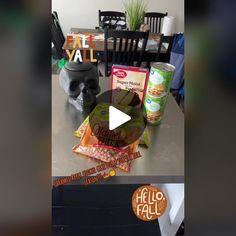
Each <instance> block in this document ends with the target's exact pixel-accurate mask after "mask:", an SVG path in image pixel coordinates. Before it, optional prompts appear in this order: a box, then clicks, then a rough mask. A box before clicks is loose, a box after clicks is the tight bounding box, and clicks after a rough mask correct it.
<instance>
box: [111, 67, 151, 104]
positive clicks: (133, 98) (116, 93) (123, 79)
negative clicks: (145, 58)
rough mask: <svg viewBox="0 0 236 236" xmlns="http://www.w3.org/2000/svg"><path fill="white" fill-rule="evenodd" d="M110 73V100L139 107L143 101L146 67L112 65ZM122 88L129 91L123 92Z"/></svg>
mask: <svg viewBox="0 0 236 236" xmlns="http://www.w3.org/2000/svg"><path fill="white" fill-rule="evenodd" d="M111 75H112V80H111V91H112V94H111V102H112V103H114V104H122V105H130V106H139V107H140V106H141V105H142V104H143V102H144V97H145V92H146V87H147V80H148V69H145V68H140V67H133V66H121V65H113V66H112V72H111ZM124 90H127V91H131V93H125V91H124ZM140 101H141V102H140Z"/></svg>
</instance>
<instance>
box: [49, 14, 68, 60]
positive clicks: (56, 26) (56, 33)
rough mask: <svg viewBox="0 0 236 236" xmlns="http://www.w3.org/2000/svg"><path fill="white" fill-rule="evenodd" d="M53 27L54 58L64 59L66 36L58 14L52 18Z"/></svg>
mask: <svg viewBox="0 0 236 236" xmlns="http://www.w3.org/2000/svg"><path fill="white" fill-rule="evenodd" d="M51 27H52V42H53V44H54V51H53V56H54V57H56V58H57V59H61V58H62V57H63V49H62V47H63V44H64V42H65V36H64V34H63V32H62V29H61V26H60V23H59V19H58V15H57V12H53V13H52V18H51Z"/></svg>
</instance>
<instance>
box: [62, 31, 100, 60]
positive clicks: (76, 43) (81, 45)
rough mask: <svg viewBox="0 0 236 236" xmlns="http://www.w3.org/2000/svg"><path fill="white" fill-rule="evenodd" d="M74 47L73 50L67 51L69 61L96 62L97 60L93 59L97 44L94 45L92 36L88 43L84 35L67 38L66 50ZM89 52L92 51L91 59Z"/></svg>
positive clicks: (68, 36)
mask: <svg viewBox="0 0 236 236" xmlns="http://www.w3.org/2000/svg"><path fill="white" fill-rule="evenodd" d="M71 45H72V50H69V49H67V50H66V54H67V56H68V58H69V61H72V60H73V58H74V60H73V61H75V62H76V61H78V60H79V61H80V62H96V61H97V59H95V58H94V57H93V50H94V49H95V44H94V43H93V37H92V35H89V37H88V41H87V42H86V36H85V35H82V34H80V35H79V34H74V35H67V36H66V48H69V47H70V46H71ZM87 50H89V51H90V53H89V55H90V56H89V57H87ZM82 55H83V56H82Z"/></svg>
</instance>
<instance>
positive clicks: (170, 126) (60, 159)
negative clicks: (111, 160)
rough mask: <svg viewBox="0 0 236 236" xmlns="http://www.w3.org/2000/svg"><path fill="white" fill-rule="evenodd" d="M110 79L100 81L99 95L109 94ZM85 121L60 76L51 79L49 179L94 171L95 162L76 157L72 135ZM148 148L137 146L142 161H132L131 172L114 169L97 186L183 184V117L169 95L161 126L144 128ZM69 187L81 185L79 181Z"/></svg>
mask: <svg viewBox="0 0 236 236" xmlns="http://www.w3.org/2000/svg"><path fill="white" fill-rule="evenodd" d="M110 83H111V77H100V78H99V85H100V87H101V92H100V93H103V92H105V91H109V89H110ZM85 118H86V117H85V116H84V115H83V114H82V113H81V112H80V111H78V110H76V108H75V107H74V106H73V105H71V104H70V103H69V102H68V95H67V94H66V93H65V92H64V90H63V89H62V88H61V87H60V85H59V75H52V179H53V181H54V180H56V179H58V178H63V177H66V176H71V175H72V174H76V173H79V172H82V171H84V170H86V169H89V168H92V167H95V166H96V165H97V162H96V161H95V160H93V159H91V158H89V157H86V156H84V155H80V154H76V153H74V152H73V151H72V148H73V147H74V146H75V145H77V144H79V143H80V139H79V138H77V137H75V135H74V131H75V130H77V129H78V127H79V126H80V125H81V124H82V122H83V121H84V119H85ZM146 129H147V131H148V133H149V139H150V144H149V146H148V147H143V146H139V147H138V151H139V152H140V153H141V157H140V158H137V159H136V160H134V161H133V163H132V166H131V170H130V172H124V171H122V170H119V169H116V175H115V176H113V177H110V178H107V179H104V180H102V181H99V184H103V183H105V184H142V183H183V182H184V114H183V112H182V111H181V109H180V108H179V106H178V104H177V103H176V101H175V99H174V97H173V96H172V95H171V94H170V95H169V97H168V100H167V104H166V108H165V112H164V116H163V120H162V122H161V124H160V125H158V126H154V125H147V127H146ZM71 184H83V181H82V180H78V181H74V182H72V183H71Z"/></svg>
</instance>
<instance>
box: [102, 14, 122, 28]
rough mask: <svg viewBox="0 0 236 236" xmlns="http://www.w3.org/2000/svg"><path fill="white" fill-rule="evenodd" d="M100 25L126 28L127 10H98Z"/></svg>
mask: <svg viewBox="0 0 236 236" xmlns="http://www.w3.org/2000/svg"><path fill="white" fill-rule="evenodd" d="M98 23H99V27H100V28H102V29H104V28H105V27H108V28H109V29H126V27H127V26H126V12H125V13H124V12H118V11H101V10H99V11H98Z"/></svg>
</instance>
